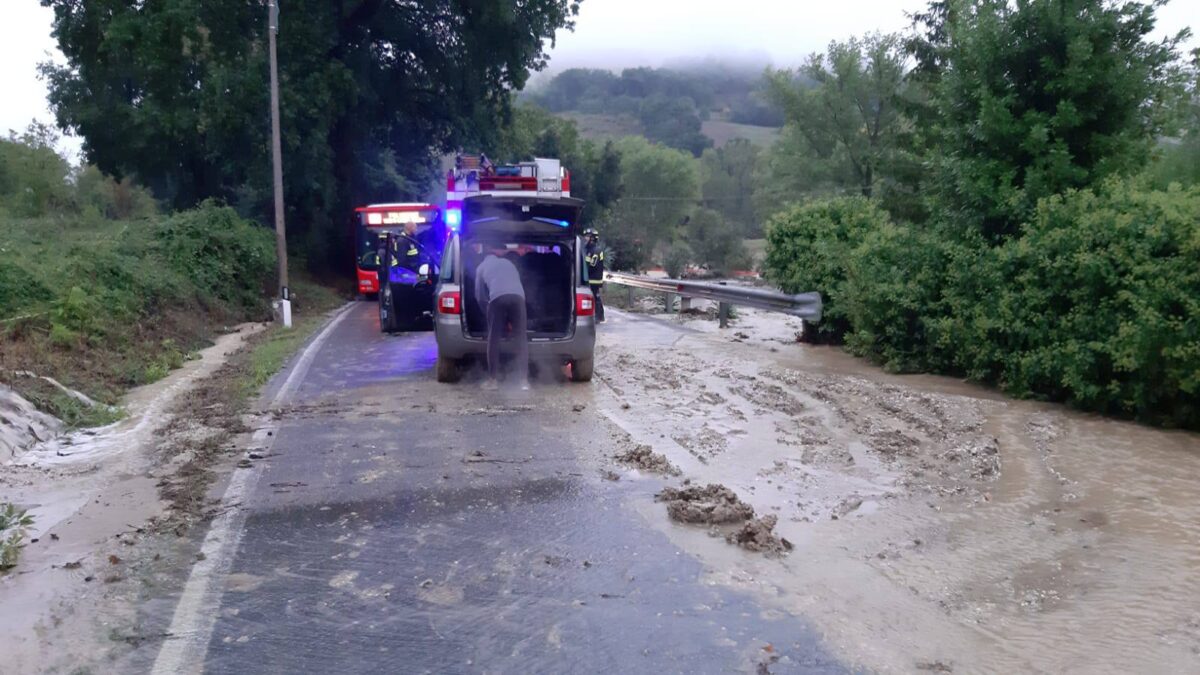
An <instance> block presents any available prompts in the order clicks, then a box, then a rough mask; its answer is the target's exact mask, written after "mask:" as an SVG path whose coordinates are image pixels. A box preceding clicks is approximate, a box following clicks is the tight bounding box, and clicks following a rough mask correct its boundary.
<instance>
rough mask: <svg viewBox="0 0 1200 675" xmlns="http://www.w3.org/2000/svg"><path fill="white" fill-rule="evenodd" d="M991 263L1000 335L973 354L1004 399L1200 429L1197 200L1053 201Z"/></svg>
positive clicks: (1138, 195)
mask: <svg viewBox="0 0 1200 675" xmlns="http://www.w3.org/2000/svg"><path fill="white" fill-rule="evenodd" d="M997 258H998V266H999V269H1000V270H1001V271H1002V273H1004V274H1008V275H1011V278H1010V279H1008V283H1006V284H1005V285H1004V286H1002V287H1001V288H1000V289H998V290H1000V291H1001V292H1000V293H999V296H998V299H997V304H998V307H999V310H1000V316H998V317H997V319H998V323H1000V324H1001V325H1000V327H998V328H997V330H995V331H994V332H993V333H992V334H991V335H992V339H991V340H990V341H989V342H986V343H983V344H977V345H973V346H972V351H977V352H980V353H981V357H982V358H983V359H986V361H993V360H994V361H996V362H997V363H998V369H999V371H1000V378H999V381H1000V383H1001V384H1002V385H1003V386H1004V388H1005V389H1006V390H1007V391H1010V392H1012V393H1014V394H1017V395H1022V396H1026V395H1039V396H1045V397H1049V398H1054V399H1065V400H1067V401H1070V402H1072V403H1074V404H1076V405H1078V406H1080V407H1083V408H1086V409H1089V410H1097V411H1100V412H1104V413H1110V414H1120V415H1131V416H1135V417H1137V418H1139V419H1142V420H1146V421H1154V422H1159V423H1165V424H1171V425H1181V426H1189V427H1193V428H1196V427H1200V188H1191V189H1188V190H1183V189H1179V188H1174V189H1171V190H1168V191H1150V190H1144V189H1141V188H1139V187H1138V186H1136V185H1132V184H1130V183H1127V182H1119V181H1111V182H1108V183H1105V184H1104V185H1103V186H1102V187H1100V188H1098V189H1096V190H1095V191H1088V190H1085V191H1079V192H1073V193H1068V194H1067V195H1064V196H1061V197H1052V198H1050V199H1048V200H1044V201H1043V202H1042V203H1041V204H1040V205H1039V207H1038V211H1037V217H1036V218H1035V219H1034V220H1033V222H1032V223H1030V224H1028V225H1026V226H1025V227H1024V229H1023V236H1022V238H1021V239H1020V240H1019V241H1016V242H1012V243H1010V244H1008V245H1006V246H1005V247H1003V248H1002V249H1001V250H999V251H998V252H997ZM979 358H980V356H977V357H976V359H977V360H978V359H979Z"/></svg>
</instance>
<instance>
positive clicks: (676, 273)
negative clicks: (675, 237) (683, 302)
mask: <svg viewBox="0 0 1200 675" xmlns="http://www.w3.org/2000/svg"><path fill="white" fill-rule="evenodd" d="M694 255H695V254H693V253H692V249H691V247H689V246H688V245H687V244H685V243H683V242H675V243H674V244H671V246H670V247H668V248H667V250H666V252H665V253H663V271H664V272H666V273H667V276H668V277H670V278H672V279H679V278H682V277H683V273H684V272H686V271H687V266H688V264H689V263H691V262H692V258H693V257H694Z"/></svg>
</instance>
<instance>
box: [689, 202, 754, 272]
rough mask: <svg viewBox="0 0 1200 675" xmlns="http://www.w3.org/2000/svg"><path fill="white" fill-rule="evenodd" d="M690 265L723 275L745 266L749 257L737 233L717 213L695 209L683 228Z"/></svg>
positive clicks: (711, 210)
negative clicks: (690, 254)
mask: <svg viewBox="0 0 1200 675" xmlns="http://www.w3.org/2000/svg"><path fill="white" fill-rule="evenodd" d="M684 233H685V235H686V236H687V241H688V246H689V247H690V249H691V252H692V256H693V262H696V263H698V264H700V265H703V266H704V267H707V268H708V269H709V271H711V272H713V273H715V274H718V275H725V274H728V273H729V272H732V271H734V270H736V269H739V268H743V267H745V266H746V265H747V264H748V263H749V258H750V256H749V254H748V253H747V252H746V245H745V244H744V243H743V241H742V236H741V234H740V233H739V232H738V231H737V229H736V228H735V227H733V226H732V225H730V224H728V223H727V222H726V221H725V219H724V217H722V215H721V213H720V212H719V211H715V210H713V209H704V208H702V209H697V210H696V212H695V213H693V214H692V215H691V217H690V219H689V220H688V222H687V227H686V228H684Z"/></svg>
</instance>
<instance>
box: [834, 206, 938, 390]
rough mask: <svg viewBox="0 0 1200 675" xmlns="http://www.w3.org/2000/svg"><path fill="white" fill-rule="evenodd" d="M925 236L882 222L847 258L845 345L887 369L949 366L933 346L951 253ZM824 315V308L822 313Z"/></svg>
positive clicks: (841, 302) (842, 306) (843, 309)
mask: <svg viewBox="0 0 1200 675" xmlns="http://www.w3.org/2000/svg"><path fill="white" fill-rule="evenodd" d="M956 252H957V253H961V251H955V250H952V249H951V248H950V247H949V246H948V245H947V244H945V243H943V242H941V241H939V240H938V238H937V237H935V236H933V235H932V234H931V233H930V232H928V231H926V230H923V229H920V228H916V227H912V226H907V225H893V224H891V223H885V224H883V225H882V226H881V227H880V228H879V229H877V230H875V231H873V232H870V233H868V234H867V235H866V237H865V238H864V240H863V242H862V243H861V244H860V245H859V246H857V247H856V248H855V249H854V250H853V251H851V252H850V253H849V254H848V258H849V261H848V263H847V267H848V269H847V279H846V283H845V285H844V286H842V289H843V290H842V292H843V295H842V296H841V297H840V298H839V305H840V306H839V307H837V308H836V309H838V310H839V312H840V314H841V316H843V317H844V318H845V320H846V322H847V323H848V324H849V325H851V326H852V327H853V330H852V331H851V332H849V333H848V334H847V335H846V346H847V347H848V348H849V349H850V351H852V352H853V353H855V354H858V355H860V356H868V357H871V358H872V359H874V360H876V361H879V362H881V363H882V364H883V365H884V366H885V367H887V368H888V369H889V370H894V371H900V372H911V371H916V370H922V369H925V368H933V369H945V368H948V367H950V366H952V363H951V362H950V361H949V360H947V357H948V356H949V355H950V354H951V353H952V351H951V350H950V349H948V348H947V346H945V345H939V344H938V342H939V341H938V334H937V333H936V324H935V323H934V321H933V320H934V319H936V318H937V317H938V316H940V314H941V309H940V308H941V297H940V296H941V291H942V287H943V286H944V284H945V267H946V264H947V262H948V260H949V259H950V258H952V256H953V254H954V253H956ZM826 311H828V310H826Z"/></svg>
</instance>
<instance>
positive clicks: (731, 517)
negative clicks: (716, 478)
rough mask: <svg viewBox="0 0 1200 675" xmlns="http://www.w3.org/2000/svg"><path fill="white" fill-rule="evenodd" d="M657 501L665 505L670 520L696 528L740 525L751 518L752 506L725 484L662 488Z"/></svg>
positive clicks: (752, 515) (752, 513) (752, 514)
mask: <svg viewBox="0 0 1200 675" xmlns="http://www.w3.org/2000/svg"><path fill="white" fill-rule="evenodd" d="M656 499H657V500H658V501H660V502H666V503H667V515H669V516H670V517H671V520H675V521H678V522H681V523H693V524H697V525H725V524H728V523H740V522H742V521H744V520H749V519H751V518H753V517H754V507H753V506H750V505H749V504H747V503H746V502H744V501H742V500H741V499H740V498H739V497H738V496H737V494H735V493H734V491H733V490H730V489H729V488H727V487H725V486H724V485H717V484H716V483H709V484H708V485H706V486H704V487H699V486H696V485H691V486H688V487H684V488H679V489H676V488H663V491H662V492H660V493H658V496H657V497H656Z"/></svg>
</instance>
